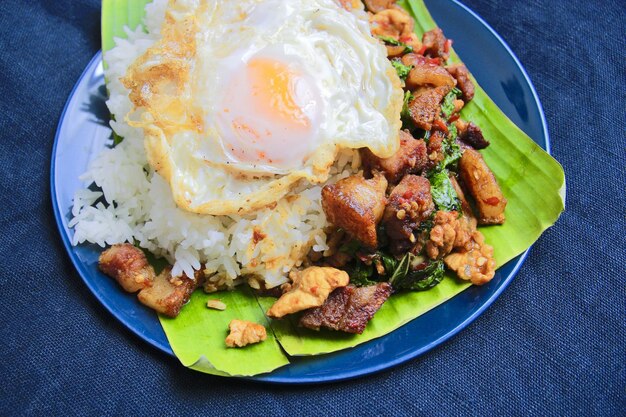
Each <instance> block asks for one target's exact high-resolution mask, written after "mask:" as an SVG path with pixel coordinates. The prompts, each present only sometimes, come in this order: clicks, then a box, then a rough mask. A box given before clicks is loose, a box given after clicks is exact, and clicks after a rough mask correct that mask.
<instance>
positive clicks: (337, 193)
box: [322, 174, 387, 249]
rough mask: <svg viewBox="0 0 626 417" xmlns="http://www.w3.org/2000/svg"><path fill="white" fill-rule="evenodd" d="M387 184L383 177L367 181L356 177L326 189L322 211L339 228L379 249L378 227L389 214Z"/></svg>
mask: <svg viewBox="0 0 626 417" xmlns="http://www.w3.org/2000/svg"><path fill="white" fill-rule="evenodd" d="M386 189H387V180H386V179H385V177H384V176H383V175H382V174H376V175H374V178H372V179H369V180H366V179H365V178H363V177H362V176H360V175H352V176H350V177H348V178H344V179H342V180H339V181H337V182H336V183H335V184H332V185H327V186H325V187H324V188H323V189H322V207H323V208H324V213H326V218H327V219H328V221H329V222H330V223H332V224H334V225H335V226H337V227H341V228H343V229H344V230H345V231H346V232H348V233H349V234H350V235H352V236H353V237H354V238H355V239H357V240H359V241H360V242H361V243H363V245H365V246H367V247H369V248H371V249H376V246H377V245H378V239H377V236H376V225H377V224H378V222H379V221H380V219H381V218H382V215H383V211H384V210H385V201H386V199H385V190H386Z"/></svg>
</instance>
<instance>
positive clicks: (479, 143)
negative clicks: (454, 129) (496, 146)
mask: <svg viewBox="0 0 626 417" xmlns="http://www.w3.org/2000/svg"><path fill="white" fill-rule="evenodd" d="M459 139H460V140H461V141H463V142H464V143H466V144H468V145H470V146H471V147H472V148H474V149H485V148H486V147H487V146H489V141H488V140H487V139H485V137H484V136H483V132H482V130H480V127H478V126H476V125H475V124H474V123H473V122H469V123H465V124H464V125H463V130H462V131H460V132H459Z"/></svg>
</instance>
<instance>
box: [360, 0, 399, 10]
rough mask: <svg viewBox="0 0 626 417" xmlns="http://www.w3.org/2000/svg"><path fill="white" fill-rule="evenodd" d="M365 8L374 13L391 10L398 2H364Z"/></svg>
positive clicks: (372, 0)
mask: <svg viewBox="0 0 626 417" xmlns="http://www.w3.org/2000/svg"><path fill="white" fill-rule="evenodd" d="M363 3H365V7H366V8H367V10H369V11H370V12H372V13H378V12H382V11H383V10H385V9H390V8H392V7H393V6H394V5H395V4H396V0H364V1H363Z"/></svg>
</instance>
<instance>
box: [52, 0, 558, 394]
mask: <svg viewBox="0 0 626 417" xmlns="http://www.w3.org/2000/svg"><path fill="white" fill-rule="evenodd" d="M448 1H450V3H452V4H453V5H456V6H458V7H460V8H462V9H463V11H464V12H466V13H467V14H469V15H470V16H471V17H472V18H473V19H475V20H477V21H478V23H479V24H480V25H481V26H482V27H483V28H485V29H487V30H488V31H489V33H490V34H491V36H493V37H494V38H495V39H496V40H497V41H498V43H500V44H501V45H502V46H503V47H504V49H505V50H506V52H507V54H508V55H509V56H510V57H511V58H512V59H513V62H514V64H515V66H516V67H517V69H518V70H519V71H520V72H521V74H522V76H523V79H524V81H525V83H526V85H527V86H528V88H529V90H530V92H531V95H532V101H533V102H534V104H535V105H536V108H537V112H538V114H539V119H540V122H541V127H542V133H543V137H544V139H545V148H544V150H545V151H546V152H547V153H548V154H550V155H551V145H550V142H551V141H550V134H549V130H548V123H547V120H546V116H545V112H544V110H543V106H542V104H541V101H540V100H539V96H538V94H537V91H536V89H535V86H534V84H533V83H532V81H531V79H530V76H529V75H528V73H527V71H526V69H525V67H524V66H523V65H522V63H521V61H520V60H519V58H518V57H517V55H515V53H514V52H513V50H512V49H511V48H510V46H509V45H508V43H507V42H506V41H505V40H504V39H503V38H502V36H500V35H499V34H498V33H497V32H496V31H495V30H494V29H493V28H492V27H491V25H489V24H488V23H487V22H486V21H485V20H484V19H483V18H482V17H481V16H480V15H478V14H477V13H476V12H474V11H473V10H472V9H470V8H469V7H467V6H466V5H464V4H463V3H461V2H460V1H458V0H448ZM101 61H102V51H101V50H99V51H98V52H97V53H96V54H95V55H94V56H93V57H92V58H91V59H90V61H89V62H88V64H87V65H86V66H85V68H84V70H83V71H82V73H81V75H80V77H79V78H78V80H77V81H76V83H75V84H74V86H73V88H72V90H71V92H70V94H69V95H68V98H67V100H66V102H65V105H64V107H63V111H62V112H61V115H60V117H59V121H58V124H57V129H56V132H55V135H54V143H53V146H52V153H51V163H50V195H51V200H52V208H53V214H54V217H55V222H56V226H57V230H58V231H59V234H60V235H61V239H62V241H63V245H64V247H65V250H66V253H67V255H69V258H70V260H71V261H72V264H73V266H74V268H75V269H76V271H77V272H78V275H79V276H80V278H81V280H82V281H83V282H84V283H85V285H86V286H87V288H88V289H89V291H90V292H91V293H92V295H93V296H95V298H96V299H97V300H98V302H99V303H100V305H101V306H103V307H104V308H105V309H106V310H107V311H108V312H109V313H110V314H111V315H113V317H115V319H116V320H118V321H119V322H120V324H122V325H123V327H125V328H126V329H127V330H130V331H131V332H132V333H133V334H134V335H136V336H138V337H139V338H140V339H141V340H143V342H146V343H148V344H149V345H151V346H152V347H154V348H156V349H157V350H159V351H161V352H163V353H165V354H167V355H168V356H170V357H174V358H175V357H176V356H175V354H174V352H173V350H172V348H171V346H170V345H169V342H168V343H167V345H164V344H162V343H159V342H158V341H157V340H155V339H153V338H149V337H147V336H146V335H144V334H143V333H141V332H140V331H139V330H138V329H136V328H134V327H132V326H131V325H130V324H129V323H128V322H127V320H126V319H125V318H124V317H122V315H121V314H120V313H119V312H118V311H117V310H115V309H113V308H112V307H111V306H110V305H109V304H108V303H107V302H105V300H104V298H103V296H102V295H101V294H100V293H99V292H98V291H97V289H96V288H95V287H94V286H93V285H92V284H91V283H90V281H89V280H88V279H86V275H87V271H85V269H84V265H83V263H82V262H80V260H79V259H78V257H77V256H76V254H74V253H73V246H72V243H71V241H70V237H69V235H68V234H67V233H66V231H65V227H64V223H63V220H62V218H61V216H62V214H61V212H60V207H59V202H58V201H57V197H58V194H57V187H56V175H55V172H56V156H57V147H58V144H59V137H60V133H61V128H62V126H63V122H64V121H65V117H66V114H67V112H68V109H69V107H70V104H71V102H72V99H73V98H74V95H75V93H76V90H77V89H78V88H79V86H80V85H81V83H82V81H83V79H84V78H85V77H86V76H87V75H88V73H89V72H90V71H91V69H92V67H93V66H94V65H97V63H99V62H101ZM531 139H532V138H531ZM540 146H541V145H540ZM531 249H532V245H531V246H530V247H529V248H528V249H527V250H526V251H524V252H523V253H522V254H520V255H518V256H517V257H516V258H514V260H515V261H516V263H515V265H514V267H513V269H512V270H511V272H510V273H509V275H508V276H507V277H506V278H505V279H504V280H503V281H502V283H501V284H500V286H499V287H498V288H497V289H496V291H494V293H493V294H492V295H491V296H490V297H489V298H488V299H487V300H486V301H485V302H483V303H482V305H481V306H480V307H479V308H478V309H477V310H476V311H475V312H473V313H472V314H471V315H469V316H468V317H467V318H466V319H465V320H463V321H462V322H460V323H459V324H457V325H456V326H455V327H453V328H452V329H450V330H449V331H447V332H446V333H445V334H443V335H442V336H440V337H438V338H436V339H434V340H432V341H430V342H429V343H427V344H426V345H424V346H422V347H421V348H419V349H416V350H413V351H411V352H408V353H406V354H404V355H401V356H398V357H395V358H394V359H392V360H388V361H384V362H382V363H377V364H374V365H372V366H366V367H363V368H360V369H358V370H355V371H346V372H343V373H341V374H340V375H337V376H324V377H313V378H311V377H294V376H277V375H273V374H272V373H271V372H270V373H268V374H261V375H257V376H252V377H237V378H238V379H244V380H248V381H254V382H261V383H271V384H280V385H283V384H321V383H330V382H339V381H345V380H350V379H354V378H357V377H361V376H366V375H371V374H375V373H378V372H381V371H383V370H388V369H391V368H394V367H396V366H398V365H400V364H402V363H405V362H407V361H409V360H411V359H414V358H416V357H418V356H420V355H422V354H424V353H426V352H428V351H430V350H432V349H434V348H435V347H437V346H439V345H441V344H442V343H444V342H446V341H447V340H449V339H450V338H452V337H454V336H455V335H457V334H458V333H459V332H460V331H461V330H463V329H465V328H466V327H467V326H468V325H470V324H471V323H472V322H473V321H474V320H476V319H477V318H478V316H480V315H481V314H482V313H483V312H484V311H485V310H486V309H487V308H489V307H490V306H491V305H492V304H493V303H494V302H495V300H496V299H497V298H498V297H500V295H501V294H502V292H503V291H504V290H505V289H506V288H507V287H508V286H509V284H510V283H511V281H512V280H513V279H514V278H515V276H516V275H517V274H518V272H519V270H520V268H521V266H522V265H523V264H524V262H525V261H526V259H527V257H528V255H529V253H530V251H531ZM435 308H437V307H435ZM155 320H158V317H156V316H155ZM384 337H385V336H382V338H384ZM166 340H167V336H166ZM376 340H377V339H373V340H371V341H368V342H366V343H371V342H375V341H376ZM320 356H323V355H320ZM287 366H289V365H287Z"/></svg>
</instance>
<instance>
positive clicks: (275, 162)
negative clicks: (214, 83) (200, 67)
mask: <svg viewBox="0 0 626 417" xmlns="http://www.w3.org/2000/svg"><path fill="white" fill-rule="evenodd" d="M225 92H226V94H225V97H224V99H223V102H222V106H221V112H220V114H219V115H218V122H219V125H220V130H221V132H222V141H223V147H224V150H225V151H226V153H227V154H228V156H229V157H230V158H231V159H233V160H234V161H240V162H245V163H252V164H263V165H272V166H276V167H288V166H296V165H300V164H301V163H302V162H303V160H304V159H306V157H307V156H308V154H309V153H310V151H311V150H312V149H313V142H314V138H315V131H316V130H317V129H316V127H315V125H316V123H317V119H318V116H319V106H318V103H319V97H318V94H317V91H316V89H315V84H314V82H313V80H312V79H311V78H310V76H308V74H306V73H305V72H303V71H300V70H299V69H298V66H297V65H295V64H293V63H287V62H283V61H281V60H277V59H274V58H269V57H255V58H252V59H250V60H248V61H247V63H246V65H245V67H244V68H242V69H240V70H239V71H238V72H237V73H236V74H234V75H233V76H232V78H231V81H230V83H229V84H228V88H227V89H226V90H225Z"/></svg>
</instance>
